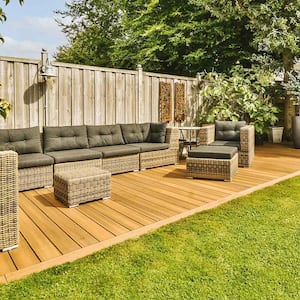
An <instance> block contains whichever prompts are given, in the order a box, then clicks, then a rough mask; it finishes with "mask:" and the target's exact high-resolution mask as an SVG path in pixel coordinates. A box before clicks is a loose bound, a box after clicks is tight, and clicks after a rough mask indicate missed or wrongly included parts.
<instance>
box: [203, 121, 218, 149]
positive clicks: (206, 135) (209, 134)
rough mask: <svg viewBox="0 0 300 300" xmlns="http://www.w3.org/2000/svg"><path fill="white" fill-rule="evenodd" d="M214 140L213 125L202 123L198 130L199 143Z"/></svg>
mask: <svg viewBox="0 0 300 300" xmlns="http://www.w3.org/2000/svg"><path fill="white" fill-rule="evenodd" d="M214 141H215V125H214V124H210V125H204V126H202V127H200V130H199V144H200V145H209V144H211V143H213V142H214Z"/></svg>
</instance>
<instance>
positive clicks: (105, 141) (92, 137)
mask: <svg viewBox="0 0 300 300" xmlns="http://www.w3.org/2000/svg"><path fill="white" fill-rule="evenodd" d="M87 133H88V140H89V146H90V148H93V147H102V146H112V145H124V144H125V143H124V140H123V136H122V131H121V127H120V125H119V124H116V125H95V126H92V125H91V126H87Z"/></svg>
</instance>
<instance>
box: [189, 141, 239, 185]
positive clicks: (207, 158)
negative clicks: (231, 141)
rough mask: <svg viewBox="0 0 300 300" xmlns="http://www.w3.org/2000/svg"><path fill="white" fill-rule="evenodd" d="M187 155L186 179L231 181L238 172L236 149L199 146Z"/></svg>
mask: <svg viewBox="0 0 300 300" xmlns="http://www.w3.org/2000/svg"><path fill="white" fill-rule="evenodd" d="M188 155H189V157H187V159H186V171H187V177H192V178H205V179H220V180H224V181H232V178H233V176H234V175H235V173H236V172H237V170H238V150H237V148H236V147H228V146H220V147H216V146H199V147H198V148H196V149H195V150H191V151H190V152H189V154H188Z"/></svg>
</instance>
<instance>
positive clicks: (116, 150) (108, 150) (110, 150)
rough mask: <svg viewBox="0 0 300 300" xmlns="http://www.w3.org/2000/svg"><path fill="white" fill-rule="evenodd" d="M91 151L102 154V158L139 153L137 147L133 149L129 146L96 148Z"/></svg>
mask: <svg viewBox="0 0 300 300" xmlns="http://www.w3.org/2000/svg"><path fill="white" fill-rule="evenodd" d="M91 150H94V151H99V152H100V153H102V155H103V158H108V157H115V156H123V155H130V154H137V153H139V152H140V149H139V148H138V147H134V146H131V145H115V146H104V147H96V148H92V149H91Z"/></svg>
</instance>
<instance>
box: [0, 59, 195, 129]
mask: <svg viewBox="0 0 300 300" xmlns="http://www.w3.org/2000/svg"><path fill="white" fill-rule="evenodd" d="M52 66H53V67H54V69H55V73H56V77H49V78H48V79H47V80H45V78H44V77H43V76H41V75H40V70H41V61H39V60H29V59H21V58H12V57H0V83H1V85H2V86H1V87H0V97H1V98H4V99H6V100H8V101H9V102H10V103H12V106H13V109H12V112H11V114H10V115H9V118H8V120H7V121H4V120H2V118H1V119H0V128H22V127H32V126H37V125H38V126H40V128H42V126H44V125H47V126H65V125H81V124H92V125H93V124H95V125H96V124H115V123H142V122H149V121H153V122H156V121H160V120H161V112H160V96H159V95H160V93H159V89H160V83H161V82H165V83H169V84H170V85H169V86H170V88H171V93H170V101H171V107H172V111H173V113H172V118H171V120H170V124H171V125H178V123H176V121H175V116H174V107H175V103H174V101H175V100H174V99H175V98H174V97H175V85H176V83H182V84H183V85H182V86H184V98H185V115H186V118H185V121H184V123H182V125H190V124H192V121H193V119H194V117H195V114H196V108H197V105H198V102H199V101H200V100H199V96H198V95H197V94H196V93H195V89H194V86H195V84H196V83H197V79H196V78H190V77H180V76H172V75H165V74H156V73H149V72H144V71H143V70H142V68H141V67H138V68H137V70H133V71H130V70H120V69H109V68H99V67H92V66H83V65H75V64H66V63H59V62H53V63H52Z"/></svg>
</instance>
